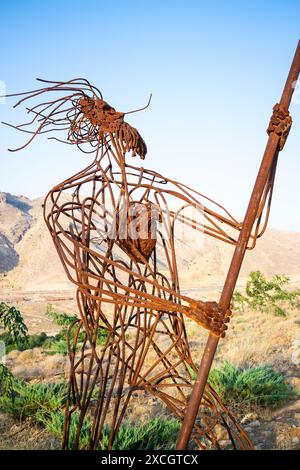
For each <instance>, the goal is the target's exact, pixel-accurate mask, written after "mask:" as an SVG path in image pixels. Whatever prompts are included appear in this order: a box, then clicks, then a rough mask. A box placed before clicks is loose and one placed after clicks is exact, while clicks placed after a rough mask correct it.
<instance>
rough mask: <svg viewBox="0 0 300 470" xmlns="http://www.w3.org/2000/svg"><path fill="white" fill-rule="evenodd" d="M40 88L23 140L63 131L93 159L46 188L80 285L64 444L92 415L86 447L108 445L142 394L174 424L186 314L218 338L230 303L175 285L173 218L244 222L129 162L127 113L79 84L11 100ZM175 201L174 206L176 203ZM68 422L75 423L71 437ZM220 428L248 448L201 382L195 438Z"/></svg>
mask: <svg viewBox="0 0 300 470" xmlns="http://www.w3.org/2000/svg"><path fill="white" fill-rule="evenodd" d="M43 82H46V81H43ZM45 93H46V94H48V95H50V98H49V101H46V102H43V103H38V104H36V105H34V106H32V107H31V108H30V109H28V112H29V114H30V115H31V116H32V120H31V121H30V122H28V123H25V124H22V125H20V126H16V128H17V129H19V130H22V131H25V132H31V133H32V136H31V138H30V140H29V141H28V142H27V143H26V144H25V145H24V146H26V145H28V144H29V143H30V142H31V141H32V140H33V139H34V138H35V137H36V136H37V135H38V134H42V133H48V132H52V131H60V132H62V133H65V134H66V138H65V142H67V143H68V144H70V145H77V146H78V147H79V148H80V149H81V150H82V151H84V152H86V153H91V156H92V163H90V165H89V166H87V167H86V168H85V169H84V170H82V171H80V172H79V173H77V174H76V175H74V176H72V177H70V178H68V179H67V180H65V181H64V182H62V183H59V184H57V185H56V186H55V187H54V188H53V189H51V191H50V192H49V193H48V195H47V197H46V199H45V204H44V217H45V221H46V224H47V227H48V229H49V231H50V234H51V236H52V238H53V241H54V244H55V247H56V250H57V253H58V255H59V257H60V259H61V262H62V264H63V267H64V269H65V272H66V275H67V276H68V278H69V280H70V281H71V282H72V283H73V284H75V285H76V287H77V303H78V310H79V318H78V320H76V321H75V322H74V324H73V325H72V326H71V327H70V330H69V332H68V344H69V357H70V378H69V392H68V400H67V406H66V415H65V429H64V439H63V448H65V449H66V448H69V447H70V446H72V447H73V448H82V447H83V443H82V437H81V436H82V429H83V428H84V427H85V428H86V426H87V425H86V423H87V421H86V420H87V417H88V418H89V423H90V425H89V427H88V428H87V429H88V431H87V432H88V435H89V438H88V442H85V444H84V446H85V447H86V448H89V449H98V448H103V446H104V441H105V439H104V435H105V436H106V441H105V442H106V444H105V445H107V447H108V448H109V449H111V448H113V444H114V440H115V438H116V435H117V433H118V431H119V429H120V426H121V424H122V422H123V419H124V417H126V409H127V408H128V405H129V403H130V402H131V400H132V399H133V397H134V395H135V394H136V393H138V391H144V392H148V393H149V394H152V395H154V396H155V397H157V398H159V399H160V400H162V401H163V402H164V404H165V405H166V407H167V408H168V410H169V411H170V412H171V413H172V414H173V415H174V416H175V417H176V418H177V419H178V420H180V421H181V420H182V419H183V414H184V410H185V408H186V405H187V400H188V397H189V394H190V391H191V388H192V385H193V374H194V373H195V372H196V366H195V363H194V361H193V359H192V356H191V352H190V348H189V342H188V337H187V332H186V327H185V317H188V318H190V319H191V320H192V321H194V322H196V323H198V324H199V326H200V327H203V328H205V329H207V330H208V331H210V332H211V333H212V334H214V335H216V336H220V337H223V336H224V335H225V331H226V328H227V326H226V324H227V323H228V321H229V317H230V313H231V312H230V310H224V309H221V308H220V307H219V305H218V304H217V303H216V302H203V301H201V300H195V299H193V298H190V297H188V296H186V295H183V294H182V293H181V291H180V285H179V273H178V268H177V263H176V250H175V238H174V232H175V226H176V225H177V224H184V225H185V226H187V227H188V228H189V230H194V231H195V236H200V235H201V232H203V233H204V234H206V235H209V236H212V237H215V238H217V239H219V240H222V241H224V242H226V243H230V244H232V245H235V244H236V239H237V235H238V234H239V231H240V229H241V223H239V222H238V221H237V220H235V219H234V218H233V217H232V216H231V215H230V214H229V213H228V212H227V211H226V210H225V209H224V208H222V207H221V206H220V205H218V204H216V203H214V202H213V201H212V200H210V199H209V198H206V197H205V196H203V195H201V194H200V193H198V192H197V191H194V190H192V189H190V188H189V187H188V186H185V185H184V184H181V183H178V182H175V181H172V180H171V179H169V178H166V177H164V176H162V175H159V174H158V173H156V172H155V171H152V170H147V169H144V168H143V167H140V166H133V165H131V164H130V161H129V160H130V159H131V157H133V156H137V157H140V158H141V159H142V160H143V159H144V158H145V156H146V152H147V147H146V144H145V142H144V140H143V139H142V137H141V136H140V134H139V132H138V131H137V130H136V129H135V128H133V127H132V126H130V125H129V124H128V123H126V122H125V121H124V115H125V114H126V113H120V112H117V111H116V110H115V109H114V108H112V107H111V106H110V105H108V103H106V102H105V101H104V100H103V98H102V95H101V93H100V91H99V90H98V89H97V88H96V87H94V86H92V85H90V83H89V82H88V81H87V80H84V79H74V80H70V81H68V82H47V85H46V86H45V87H43V88H40V89H38V90H35V91H32V92H28V93H24V94H20V95H22V98H21V99H20V101H19V102H18V103H17V105H19V104H21V103H23V102H24V101H26V102H27V100H29V99H33V98H40V96H41V95H44V94H45ZM53 94H54V95H55V98H54V99H52V98H53ZM32 126H34V127H32ZM32 129H33V130H32ZM52 138H55V139H57V140H61V139H58V138H57V137H52ZM24 146H23V147H24ZM23 147H21V148H23ZM16 150H19V149H16ZM130 154H131V155H130ZM275 168H276V161H274V165H273V166H272V168H271V171H270V173H269V178H268V181H267V184H266V186H265V192H264V195H263V198H262V199H261V204H260V208H259V211H258V213H257V219H256V220H257V223H256V226H255V228H254V231H253V233H252V236H251V242H250V244H249V246H248V248H253V247H254V245H255V242H256V239H257V238H258V237H259V236H261V235H262V233H263V232H264V230H265V227H266V223H267V218H268V212H269V206H270V200H271V195H272V187H273V182H274V174H275ZM173 201H175V206H176V204H177V206H178V205H179V209H176V210H173V208H172V207H173V204H172V202H173ZM186 208H192V209H193V210H194V212H195V214H200V216H201V217H200V222H199V220H198V219H197V217H195V218H190V217H186V216H185V212H184V211H185V209H186ZM265 208H266V209H267V210H266V215H265V222H264V223H262V220H263V218H264V209H265ZM260 227H262V228H260ZM149 358H150V360H149ZM149 361H150V362H149ZM72 420H74V423H75V424H76V429H77V431H76V435H75V437H74V436H73V442H71V438H70V424H71V422H72ZM220 436H223V437H222V440H223V441H224V440H227V442H228V440H229V441H230V442H231V444H232V447H233V448H240V449H251V448H253V446H252V444H251V441H250V439H249V436H248V435H247V433H246V432H245V431H244V430H243V429H242V427H241V426H240V425H239V424H238V423H237V421H236V420H235V418H234V416H233V415H232V413H231V412H230V411H229V410H228V409H227V407H226V406H225V405H224V404H223V403H222V401H221V399H220V398H219V397H218V395H217V393H216V392H215V391H214V390H213V388H212V387H211V386H210V385H207V386H206V391H205V395H204V399H203V401H202V403H201V406H200V408H199V412H198V418H197V420H196V422H195V425H194V430H193V434H192V440H193V443H194V444H193V445H194V446H196V447H197V448H199V449H209V448H216V449H219V448H221V445H220V442H219V441H220Z"/></svg>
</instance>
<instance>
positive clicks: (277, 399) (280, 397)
mask: <svg viewBox="0 0 300 470" xmlns="http://www.w3.org/2000/svg"><path fill="white" fill-rule="evenodd" d="M285 380H286V378H285V376H284V375H282V374H281V373H280V372H277V371H275V370H274V369H273V368H272V367H270V366H268V365H262V366H260V367H247V368H238V367H235V366H234V365H233V364H230V363H229V362H228V361H225V362H224V363H223V364H222V366H221V367H220V368H215V369H212V370H211V372H210V374H209V383H210V385H211V386H212V387H213V388H214V389H215V390H216V392H217V393H218V394H219V396H220V397H221V398H222V399H223V400H224V402H225V403H227V404H234V405H236V404H245V405H255V406H261V407H271V408H274V407H276V406H278V405H279V404H281V403H283V402H285V401H288V400H291V399H293V398H296V397H297V396H299V391H297V390H295V389H293V388H292V387H291V386H290V385H289V384H287V383H286V382H285Z"/></svg>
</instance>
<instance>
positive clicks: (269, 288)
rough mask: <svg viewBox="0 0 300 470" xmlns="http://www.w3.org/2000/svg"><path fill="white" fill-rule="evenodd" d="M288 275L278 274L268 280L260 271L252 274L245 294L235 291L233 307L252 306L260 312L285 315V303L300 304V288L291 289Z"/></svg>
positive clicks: (290, 304)
mask: <svg viewBox="0 0 300 470" xmlns="http://www.w3.org/2000/svg"><path fill="white" fill-rule="evenodd" d="M288 283H289V278H288V277H287V276H279V275H276V276H274V277H272V279H271V280H267V279H266V278H265V276H264V275H263V274H262V273H261V272H260V271H254V272H252V273H251V274H250V276H249V279H248V281H247V284H246V289H245V295H243V294H241V293H240V292H234V294H233V297H232V303H233V308H234V309H236V310H244V309H245V308H252V309H254V310H258V311H260V312H267V313H271V312H273V313H274V314H275V315H281V316H285V315H286V311H285V309H284V307H283V305H284V304H286V305H288V306H290V307H295V306H297V305H298V301H299V298H300V290H299V289H297V290H294V291H289V290H287V289H286V286H287V285H288Z"/></svg>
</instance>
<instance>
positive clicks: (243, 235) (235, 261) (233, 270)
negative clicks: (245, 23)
mask: <svg viewBox="0 0 300 470" xmlns="http://www.w3.org/2000/svg"><path fill="white" fill-rule="evenodd" d="M299 73H300V41H299V42H298V46H297V49H296V52H295V56H294V59H293V62H292V65H291V68H290V72H289V75H288V78H287V81H286V84H285V87H284V90H283V93H282V96H281V100H280V107H281V108H282V109H283V110H285V111H288V108H289V105H290V102H291V99H292V95H293V92H294V88H295V83H296V82H297V79H298V76H299ZM278 144H279V136H278V135H277V134H276V133H275V132H272V133H271V134H270V135H269V139H268V142H267V145H266V148H265V152H264V155H263V159H262V162H261V166H260V169H259V171H258V175H257V178H256V182H255V185H254V188H253V191H252V194H251V198H250V201H249V205H248V208H247V211H246V214H245V218H244V222H243V226H242V228H241V232H240V235H239V239H238V242H237V245H236V248H235V251H234V254H233V257H232V260H231V264H230V267H229V270H228V274H227V277H226V281H225V284H224V288H223V291H222V294H221V297H220V301H219V305H220V306H221V307H222V308H225V309H227V308H229V306H230V302H231V297H232V294H233V291H234V288H235V285H236V281H237V278H238V275H239V272H240V269H241V266H242V262H243V259H244V255H245V251H246V247H247V244H248V241H249V238H250V235H251V230H252V227H253V225H254V222H255V219H256V215H257V211H258V208H259V203H260V200H261V197H262V194H263V191H264V188H265V185H266V182H267V179H268V175H269V171H270V168H271V165H272V162H273V159H274V157H275V156H276V154H277V153H278V151H279V149H278ZM218 342H219V338H218V337H216V336H214V335H212V334H210V335H209V338H208V340H207V344H206V347H205V350H204V353H203V356H202V360H201V364H200V367H199V371H198V375H197V378H196V381H195V384H194V387H193V391H192V393H191V397H190V400H189V403H188V406H187V408H186V412H185V416H184V420H183V423H182V426H181V430H180V434H179V438H178V442H177V446H176V449H177V450H182V449H186V448H187V446H188V443H189V440H190V437H191V433H192V430H193V427H194V423H195V420H196V418H197V413H198V409H199V406H200V402H201V399H202V396H203V393H204V389H205V385H206V382H207V378H208V374H209V371H210V368H211V365H212V362H213V359H214V355H215V352H216V349H217V346H218Z"/></svg>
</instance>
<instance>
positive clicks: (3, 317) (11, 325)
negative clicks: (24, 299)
mask: <svg viewBox="0 0 300 470" xmlns="http://www.w3.org/2000/svg"><path fill="white" fill-rule="evenodd" d="M0 326H1V327H2V328H3V329H4V333H7V334H9V335H10V336H11V338H12V340H13V341H14V342H15V343H17V344H18V343H20V342H23V341H25V340H26V337H27V331H28V330H27V326H26V325H25V322H24V319H23V317H22V315H21V313H20V312H19V310H17V309H16V308H15V307H10V306H9V305H7V304H6V303H4V302H0Z"/></svg>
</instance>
